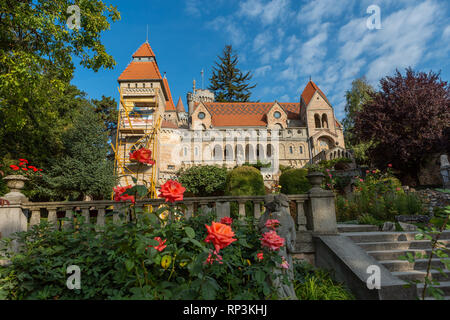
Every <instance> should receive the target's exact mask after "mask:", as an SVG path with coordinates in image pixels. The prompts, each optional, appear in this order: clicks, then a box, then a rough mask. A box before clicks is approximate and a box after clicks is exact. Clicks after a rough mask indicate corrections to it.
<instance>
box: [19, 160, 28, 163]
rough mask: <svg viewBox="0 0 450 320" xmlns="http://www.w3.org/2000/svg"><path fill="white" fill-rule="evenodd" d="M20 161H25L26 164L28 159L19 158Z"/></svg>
mask: <svg viewBox="0 0 450 320" xmlns="http://www.w3.org/2000/svg"><path fill="white" fill-rule="evenodd" d="M19 161H20V162H25V163H27V164H28V160H27V159H19Z"/></svg>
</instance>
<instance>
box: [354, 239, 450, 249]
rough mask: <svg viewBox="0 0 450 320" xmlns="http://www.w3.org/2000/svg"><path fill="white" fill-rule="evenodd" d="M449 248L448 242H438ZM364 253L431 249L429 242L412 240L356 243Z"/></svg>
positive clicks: (449, 243)
mask: <svg viewBox="0 0 450 320" xmlns="http://www.w3.org/2000/svg"><path fill="white" fill-rule="evenodd" d="M440 242H442V243H443V244H445V245H446V247H447V248H450V240H442V241H440ZM357 245H359V246H360V247H361V248H363V249H364V250H366V251H382V250H408V249H431V241H428V240H412V241H391V242H361V243H357Z"/></svg>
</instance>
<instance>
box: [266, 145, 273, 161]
mask: <svg viewBox="0 0 450 320" xmlns="http://www.w3.org/2000/svg"><path fill="white" fill-rule="evenodd" d="M272 153H273V146H272V145H271V144H268V145H267V158H271V157H272Z"/></svg>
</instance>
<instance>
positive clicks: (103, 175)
mask: <svg viewBox="0 0 450 320" xmlns="http://www.w3.org/2000/svg"><path fill="white" fill-rule="evenodd" d="M63 142H64V146H65V152H64V154H65V155H64V156H63V157H62V158H60V159H57V160H55V161H54V162H53V165H52V167H51V169H50V170H49V172H48V175H46V176H44V181H45V183H46V184H47V187H46V189H47V190H46V191H47V192H48V193H49V194H50V195H51V196H52V197H53V198H63V199H65V200H83V199H84V198H85V197H86V196H89V197H91V198H94V199H103V198H106V197H108V196H109V195H110V194H111V192H112V188H113V187H114V186H115V185H116V178H115V175H114V167H113V163H112V161H110V160H108V159H107V156H108V151H109V149H110V147H109V145H108V136H107V133H106V132H105V130H104V124H103V121H102V119H101V118H100V116H99V115H98V114H97V113H96V112H95V109H94V108H93V106H91V105H89V104H88V102H86V104H85V105H84V106H83V107H82V109H81V111H80V113H79V115H78V116H77V117H76V119H75V123H74V126H73V127H72V128H70V129H69V130H67V132H65V133H64V135H63Z"/></svg>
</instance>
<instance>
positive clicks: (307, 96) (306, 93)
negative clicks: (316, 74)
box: [302, 80, 330, 105]
mask: <svg viewBox="0 0 450 320" xmlns="http://www.w3.org/2000/svg"><path fill="white" fill-rule="evenodd" d="M316 91H319V93H320V94H321V95H322V97H323V98H324V99H325V101H327V102H328V103H330V102H329V101H328V99H327V97H326V96H325V94H324V93H323V92H322V90H320V88H319V87H318V86H317V85H316V84H315V83H314V82H313V81H312V80H310V81H309V82H308V84H307V85H306V87H305V90H303V93H302V98H303V100H304V101H305V104H306V105H308V104H309V102H310V101H311V99H312V97H313V96H314V93H316Z"/></svg>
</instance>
